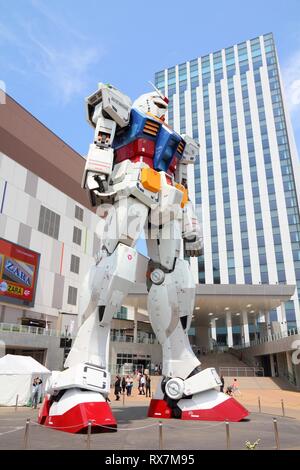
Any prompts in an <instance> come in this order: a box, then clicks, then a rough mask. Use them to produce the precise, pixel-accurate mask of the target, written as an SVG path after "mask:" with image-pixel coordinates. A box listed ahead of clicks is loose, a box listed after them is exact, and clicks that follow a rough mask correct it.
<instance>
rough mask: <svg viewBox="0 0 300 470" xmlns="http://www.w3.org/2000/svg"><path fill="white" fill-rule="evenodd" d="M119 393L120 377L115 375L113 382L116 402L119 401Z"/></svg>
mask: <svg viewBox="0 0 300 470" xmlns="http://www.w3.org/2000/svg"><path fill="white" fill-rule="evenodd" d="M120 393H121V377H120V376H119V375H117V376H116V381H115V396H116V401H118V400H120Z"/></svg>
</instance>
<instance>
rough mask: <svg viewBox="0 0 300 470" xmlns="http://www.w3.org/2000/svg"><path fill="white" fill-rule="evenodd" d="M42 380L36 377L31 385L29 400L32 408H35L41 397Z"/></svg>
mask: <svg viewBox="0 0 300 470" xmlns="http://www.w3.org/2000/svg"><path fill="white" fill-rule="evenodd" d="M42 383H43V382H42V380H41V379H40V378H39V377H36V378H35V379H34V381H33V384H32V398H31V405H32V408H37V405H38V403H39V400H40V397H41V390H42Z"/></svg>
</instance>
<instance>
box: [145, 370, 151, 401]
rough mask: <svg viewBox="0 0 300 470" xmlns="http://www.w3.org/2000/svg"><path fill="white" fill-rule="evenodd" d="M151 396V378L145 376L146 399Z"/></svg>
mask: <svg viewBox="0 0 300 470" xmlns="http://www.w3.org/2000/svg"><path fill="white" fill-rule="evenodd" d="M150 396H151V377H150V375H146V397H149V398H150Z"/></svg>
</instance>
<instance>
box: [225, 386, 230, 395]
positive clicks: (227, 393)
mask: <svg viewBox="0 0 300 470" xmlns="http://www.w3.org/2000/svg"><path fill="white" fill-rule="evenodd" d="M225 393H226V395H229V396H230V397H232V387H231V386H230V385H229V386H228V387H227V389H226V392H225Z"/></svg>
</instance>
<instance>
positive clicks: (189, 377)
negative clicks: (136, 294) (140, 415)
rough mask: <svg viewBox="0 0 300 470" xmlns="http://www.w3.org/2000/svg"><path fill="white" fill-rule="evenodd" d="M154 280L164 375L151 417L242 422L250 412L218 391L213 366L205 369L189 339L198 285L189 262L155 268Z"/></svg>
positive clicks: (151, 303)
mask: <svg viewBox="0 0 300 470" xmlns="http://www.w3.org/2000/svg"><path fill="white" fill-rule="evenodd" d="M150 278H151V281H152V285H151V287H150V291H149V300H148V312H149V316H150V320H151V324H152V327H153V330H154V332H155V334H156V336H157V338H158V341H159V342H160V344H161V345H162V350H163V371H162V372H163V378H162V380H161V382H160V383H159V385H158V388H157V390H156V393H155V395H154V397H153V399H152V400H151V403H150V407H149V411H148V416H149V417H155V418H158V417H159V418H178V419H183V420H210V421H223V420H225V419H228V420H230V421H240V420H241V419H243V418H244V417H246V416H247V415H248V412H247V410H245V408H244V407H243V406H242V405H240V404H239V403H238V402H237V401H236V400H234V399H233V398H231V397H229V396H228V395H225V394H224V393H220V392H219V391H218V389H219V387H220V385H221V381H220V378H219V376H218V374H217V372H216V370H215V369H214V368H208V369H205V370H203V371H201V368H200V362H199V361H198V359H197V358H196V356H195V355H194V353H193V351H192V348H191V346H190V343H189V339H188V330H189V328H190V325H191V319H192V312H193V308H194V296H195V284H194V281H193V278H192V275H191V272H190V269H189V264H188V262H187V261H185V260H182V259H177V260H176V264H175V269H174V271H173V272H171V273H164V272H163V270H162V269H154V270H153V271H152V272H151V274H150Z"/></svg>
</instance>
